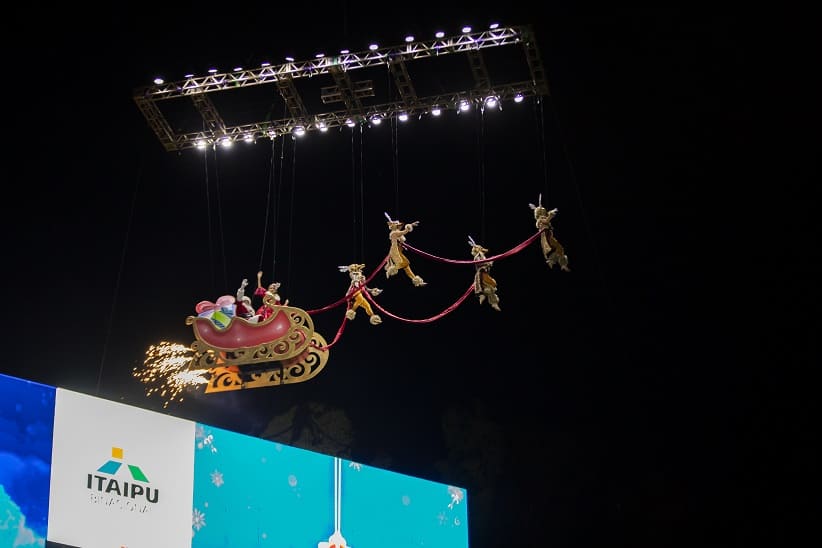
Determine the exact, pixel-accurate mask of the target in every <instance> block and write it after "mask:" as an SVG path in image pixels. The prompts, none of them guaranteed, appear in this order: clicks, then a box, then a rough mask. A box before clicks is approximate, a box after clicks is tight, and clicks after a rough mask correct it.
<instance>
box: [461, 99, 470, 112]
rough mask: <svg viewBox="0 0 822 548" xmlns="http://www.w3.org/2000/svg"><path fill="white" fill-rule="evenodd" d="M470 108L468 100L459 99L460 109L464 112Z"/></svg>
mask: <svg viewBox="0 0 822 548" xmlns="http://www.w3.org/2000/svg"><path fill="white" fill-rule="evenodd" d="M470 108H471V103H469V102H468V101H466V100H465V99H463V100H462V101H460V110H461V111H463V112H465V111H466V110H468V109H470Z"/></svg>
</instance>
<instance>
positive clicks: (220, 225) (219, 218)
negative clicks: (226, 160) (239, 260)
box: [214, 146, 228, 287]
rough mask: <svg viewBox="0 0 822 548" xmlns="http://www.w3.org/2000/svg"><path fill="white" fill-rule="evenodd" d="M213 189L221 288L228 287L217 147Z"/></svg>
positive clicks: (215, 149) (215, 150)
mask: <svg viewBox="0 0 822 548" xmlns="http://www.w3.org/2000/svg"><path fill="white" fill-rule="evenodd" d="M214 188H215V194H216V195H217V230H218V231H219V233H220V254H221V259H222V261H221V262H222V263H223V287H228V266H227V263H228V261H227V260H226V255H225V235H224V230H223V207H222V199H221V197H220V168H219V164H218V163H217V147H216V146H215V147H214Z"/></svg>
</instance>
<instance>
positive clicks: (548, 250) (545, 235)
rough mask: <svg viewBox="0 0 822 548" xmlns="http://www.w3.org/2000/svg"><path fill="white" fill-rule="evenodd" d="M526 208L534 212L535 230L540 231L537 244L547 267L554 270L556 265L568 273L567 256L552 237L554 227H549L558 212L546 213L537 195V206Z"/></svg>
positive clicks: (554, 210)
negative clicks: (540, 248)
mask: <svg viewBox="0 0 822 548" xmlns="http://www.w3.org/2000/svg"><path fill="white" fill-rule="evenodd" d="M528 207H530V208H531V209H533V210H534V219H535V220H536V225H537V229H538V230H540V231H541V232H540V239H539V243H540V246H541V247H542V255H543V257H545V262H546V263H548V267H549V268H554V265H555V264H558V265H559V267H560V269H562V270H564V271H565V272H570V271H571V269H570V268H569V267H568V256H567V255H565V249H564V248H563V247H562V244H560V243H559V241H558V240H557V239H556V238H555V237H554V227H553V226H551V220H552V219H553V218H554V217H556V215H557V213H559V210H558V209H556V208H554V209H552V210H550V211H548V210H546V209H545V208H544V207H542V194H540V195H539V201H538V202H537V205H534V204H528Z"/></svg>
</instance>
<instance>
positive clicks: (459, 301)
mask: <svg viewBox="0 0 822 548" xmlns="http://www.w3.org/2000/svg"><path fill="white" fill-rule="evenodd" d="M473 291H474V283H473V282H471V285H470V286H468V289H467V290H466V291H465V293H464V294H463V296H462V297H460V298H459V299H457V301H456V302H455V303H454V304H452V305H451V306H449V307H448V308H446V309H445V310H443V311H442V312H440V313H439V314H437V315H435V316H431V317H430V318H423V319H421V320H412V319H410V318H403V317H401V316H397V315H396V314H392V313H391V312H389V311H387V310H386V309H384V308H383V307H381V306H380V305H379V304H377V301H375V300H374V298H373V297H372V296H371V294H370V293H368V292H367V291H366V292H364V293H363V295H365V298H366V299H368V300H369V301H371V304H373V305H374V306H375V307H376V308H377V310H379V311H380V312H382V313H383V314H385V315H386V316H388V317H389V318H394V319H395V320H400V321H402V322H407V323H431V322H433V321H435V320H439V319H440V318H442V317H443V316H446V315H448V314H450V313H451V312H453V311H454V310H456V309H457V307H458V306H459V305H461V304H462V302H463V301H464V300H465V299H467V298H468V295H470V294H471V293H472V292H473Z"/></svg>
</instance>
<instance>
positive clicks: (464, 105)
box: [195, 93, 525, 149]
mask: <svg viewBox="0 0 822 548" xmlns="http://www.w3.org/2000/svg"><path fill="white" fill-rule="evenodd" d="M524 100H525V96H524V95H523V94H522V93H517V94H515V95H514V97H513V101H514V102H515V103H522V102H523V101H524ZM474 103H479V105H480V108H482V109H483V110H485V109H487V108H490V109H493V108H496V109H499V110H502V107H501V101H500V98H499V97H497V96H496V95H489V96H487V97H485V98H484V99H482V100H478V101H477V100H474V101H472V100H469V99H461V100H460V101H459V102H457V103H456V104H454V105H452V107H453V108H454V109H455V110H456V111H457V114H459V113H460V112H467V111H470V110H471V108H472V107H473V106H474ZM447 108H448V107H445V106H433V107H431V108H430V110H427V111H426V112H422V113H420V115H419V118H422V117H423V116H424V115H425V114H430V115H431V116H434V117H439V116H441V115H442V112H443V110H447ZM396 116H397V119H398V120H399V121H400V122H407V121H408V120H409V119H410V115H409V113H408V112H406V111H400V112H398V113H397V115H396ZM386 118H391V113H387V114H373V115H367V116H365V117H362V118H361V119H360V120H359V122H358V121H357V120H355V119H354V118H346V119H345V122H344V124H345V125H346V126H347V127H349V128H354V127H356V126H357V124H358V123H360V124H363V123H368V124H369V125H370V126H379V125H380V124H381V123H382V121H383V120H384V119H386ZM315 127H316V129H318V130H319V131H320V132H322V133H325V132H327V131H328V129H329V128H328V124H327V123H326V122H323V121H320V122H317V123H316V125H315ZM307 131H308V130H307V129H306V127H305V126H304V125H296V126H294V127H293V128H292V129H291V130H290V133H291V134H292V135H294V136H295V137H302V136H304V135H305V134H306V133H307ZM285 133H288V132H285ZM282 134H284V132H276V131H270V132H268V135H267V136H268V137H269V138H271V139H275V138H276V137H277V136H278V135H282ZM240 140H242V141H245V142H246V143H249V144H251V143H255V142H256V140H257V137H255V135H254V133H247V134H245V135H242V136H239V137H221V138H219V139H217V140H216V142H212V141H211V140H210V139H200V140H198V141H196V143H195V145H196V147H197V148H199V149H205V148H207V147H208V145H209V144H219V145H220V146H222V147H225V148H228V147H231V146H232V145H233V144H234V142H235V141H240Z"/></svg>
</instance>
